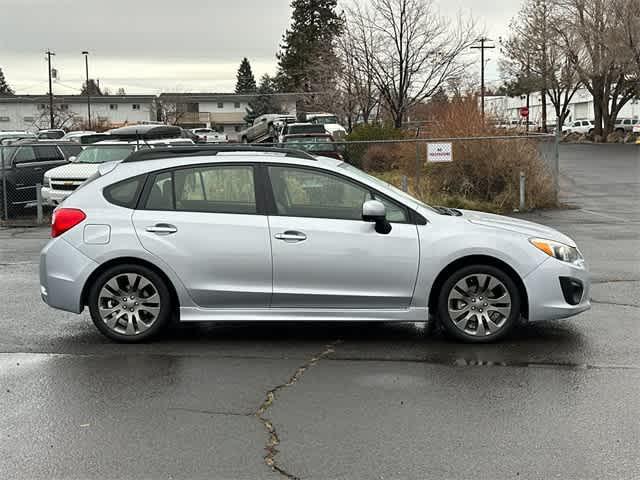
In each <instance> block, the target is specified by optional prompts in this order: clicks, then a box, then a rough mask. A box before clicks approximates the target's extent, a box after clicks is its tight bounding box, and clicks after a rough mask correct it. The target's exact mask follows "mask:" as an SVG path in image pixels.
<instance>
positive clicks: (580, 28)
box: [556, 0, 640, 140]
mask: <svg viewBox="0 0 640 480" xmlns="http://www.w3.org/2000/svg"><path fill="white" fill-rule="evenodd" d="M556 1H557V2H558V6H559V8H560V11H561V15H562V17H563V18H564V22H563V24H562V25H561V26H560V28H558V33H559V35H560V36H561V37H562V39H563V47H564V48H565V49H566V52H567V55H568V58H569V60H570V61H571V64H572V66H573V68H574V69H575V70H576V72H577V74H578V75H579V77H580V79H581V80H582V82H583V83H584V85H585V87H586V88H587V89H588V90H589V92H590V93H591V95H592V96H593V103H594V120H595V134H596V135H600V136H602V137H603V139H605V140H606V137H607V135H608V134H609V133H611V132H612V131H613V130H614V125H615V121H616V118H617V116H618V113H619V112H620V110H621V109H622V107H624V105H626V104H627V103H628V102H629V101H630V100H631V99H632V98H634V97H635V96H637V95H638V93H639V92H640V83H639V79H640V69H639V65H638V56H639V53H638V45H639V43H638V35H640V32H639V31H638V25H639V18H640V0H556Z"/></svg>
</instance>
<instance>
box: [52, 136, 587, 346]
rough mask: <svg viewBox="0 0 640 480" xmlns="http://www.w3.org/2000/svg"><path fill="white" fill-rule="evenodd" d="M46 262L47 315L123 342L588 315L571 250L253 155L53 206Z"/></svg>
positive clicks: (496, 327)
mask: <svg viewBox="0 0 640 480" xmlns="http://www.w3.org/2000/svg"><path fill="white" fill-rule="evenodd" d="M52 237H53V238H52V239H51V241H50V242H49V243H48V244H47V245H46V247H45V248H44V249H43V251H42V254H41V259H40V285H41V286H40V289H41V294H42V298H43V299H44V301H45V302H46V303H47V304H48V305H50V306H51V307H53V308H58V309H61V310H66V311H70V312H75V313H81V312H82V311H83V310H84V308H85V307H88V309H89V312H90V313H91V318H92V319H93V322H94V323H95V325H96V327H97V328H98V329H99V330H100V331H101V332H102V333H103V334H105V335H106V336H108V337H109V338H111V339H113V340H116V341H121V342H137V341H142V340H146V339H148V338H150V337H152V336H153V335H155V334H157V333H158V332H159V331H160V330H161V329H162V328H163V327H165V326H166V325H167V323H168V322H169V321H170V320H171V319H172V318H174V319H179V320H180V321H182V322H197V321H216V322H228V321H232V322H240V321H262V320H265V321H269V320H274V321H296V322H298V321H350V322H352V321H363V322H378V321H380V322H421V321H426V320H427V319H428V318H433V319H436V320H437V321H439V322H440V323H441V325H442V326H443V328H444V330H445V331H446V332H447V333H448V334H450V335H451V336H453V337H455V338H457V339H459V340H461V341H466V342H490V341H496V340H499V339H501V338H504V337H505V336H506V335H507V334H508V333H509V332H510V331H512V330H513V329H514V328H516V327H517V326H518V325H519V324H521V321H522V320H524V321H537V320H550V319H559V318H565V317H569V316H572V315H576V314H578V313H580V312H583V311H585V310H587V309H589V308H590V296H589V293H590V283H589V273H588V271H587V268H586V266H585V262H584V259H583V257H582V255H581V253H580V251H579V250H578V248H577V247H576V244H575V243H574V242H573V240H571V239H570V238H569V237H567V236H565V235H563V234H562V233H560V232H558V231H556V230H553V229H551V228H548V227H545V226H542V225H537V224H535V223H531V222H525V221H522V220H517V219H513V218H508V217H502V216H498V215H490V214H484V213H479V212H473V211H464V210H455V209H449V208H443V207H431V206H428V205H426V204H424V203H422V202H420V201H418V200H416V199H415V198H413V197H411V196H409V195H407V194H406V193H404V192H402V191H400V190H398V189H396V188H395V187H393V186H391V185H389V184H387V183H385V182H382V181H381V180H379V179H377V178H375V177H372V176H370V175H367V174H366V173H364V172H362V171H360V170H358V169H356V168H354V167H353V166H351V165H349V164H347V163H344V162H341V161H337V160H333V159H329V158H323V157H313V156H310V155H308V154H305V153H302V152H297V151H290V150H280V149H273V148H259V147H226V148H225V147H206V146H202V147H184V148H173V149H171V150H168V149H167V150H153V151H140V152H137V153H134V154H132V155H131V156H130V157H128V158H127V159H125V160H124V161H122V162H120V163H110V164H104V165H102V166H101V167H100V170H99V172H98V173H97V174H96V175H94V177H92V178H91V179H89V180H88V181H87V183H86V184H84V185H83V186H82V187H81V188H79V189H78V190H77V191H76V192H75V193H74V194H73V195H71V196H70V197H69V198H68V199H67V200H66V201H65V202H64V203H63V204H62V205H61V206H60V207H58V208H57V209H56V210H55V212H54V215H53V219H52Z"/></svg>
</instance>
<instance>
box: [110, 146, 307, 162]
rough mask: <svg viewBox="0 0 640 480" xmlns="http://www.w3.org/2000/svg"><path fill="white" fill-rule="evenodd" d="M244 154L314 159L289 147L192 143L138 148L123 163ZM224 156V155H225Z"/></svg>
mask: <svg viewBox="0 0 640 480" xmlns="http://www.w3.org/2000/svg"><path fill="white" fill-rule="evenodd" d="M219 153H220V154H240V155H242V154H244V155H245V156H247V155H250V156H253V157H255V161H268V160H265V159H268V158H269V157H280V158H281V157H283V156H284V157H290V158H298V159H302V160H316V158H315V157H314V156H312V155H309V154H308V153H305V152H302V151H300V150H294V149H289V148H275V147H254V146H245V145H238V146H209V145H194V146H184V147H173V148H155V149H153V150H139V151H137V152H134V153H132V154H131V155H129V156H128V157H127V158H126V159H124V161H123V163H132V162H142V161H148V160H159V159H171V158H184V157H205V156H208V157H215V156H217V155H218V154H219ZM225 156H226V155H225Z"/></svg>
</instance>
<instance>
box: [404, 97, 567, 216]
mask: <svg viewBox="0 0 640 480" xmlns="http://www.w3.org/2000/svg"><path fill="white" fill-rule="evenodd" d="M488 124H489V121H487V122H486V123H485V122H483V119H482V115H481V113H480V111H479V108H478V102H477V99H476V97H475V96H469V97H465V98H458V99H454V100H453V101H452V102H450V103H449V104H448V105H447V106H446V107H444V108H443V110H442V112H441V115H440V118H439V119H438V121H437V122H436V123H435V124H434V125H432V126H431V128H430V131H429V133H430V137H431V138H451V137H480V136H504V137H505V138H504V139H502V138H497V139H496V138H494V139H487V138H483V139H481V138H478V139H477V140H476V139H471V140H458V141H453V142H452V143H453V158H454V161H453V162H451V163H446V164H427V165H425V163H424V161H423V159H424V160H426V152H425V151H424V150H423V151H422V152H420V156H421V161H420V164H421V165H422V171H421V175H420V177H421V182H420V185H418V186H416V185H415V184H414V185H413V189H414V192H413V193H414V194H416V195H417V196H419V197H421V198H423V199H424V200H425V201H427V202H429V203H436V202H439V201H441V200H443V199H444V200H446V203H447V204H449V205H450V206H460V207H464V206H465V205H467V206H468V205H483V206H487V205H490V206H492V208H488V209H490V210H493V211H507V210H512V209H514V208H517V207H518V204H519V188H520V172H521V171H522V172H524V174H525V176H526V192H525V193H526V203H527V207H528V208H546V207H553V206H555V205H556V196H555V192H554V182H553V176H552V175H551V172H550V171H549V168H548V166H547V164H546V163H545V161H544V159H543V158H542V154H541V146H542V145H541V143H540V142H541V140H540V139H536V138H535V137H532V138H531V139H528V138H509V137H508V136H507V135H506V134H505V132H504V131H498V130H496V129H495V128H493V127H490V126H488ZM421 148H422V149H424V146H422V147H421ZM401 151H402V152H401V154H400V155H399V160H398V161H399V163H400V165H401V166H400V168H401V170H402V171H403V172H404V173H405V174H406V175H407V176H408V177H409V178H410V179H411V178H415V169H416V147H415V145H414V144H406V145H403V146H402V148H401ZM410 184H411V182H410ZM416 187H417V188H416ZM483 208H486V207H483Z"/></svg>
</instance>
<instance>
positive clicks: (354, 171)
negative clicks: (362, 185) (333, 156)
mask: <svg viewBox="0 0 640 480" xmlns="http://www.w3.org/2000/svg"><path fill="white" fill-rule="evenodd" d="M340 168H344V169H345V170H347V171H348V172H350V173H352V174H354V175H355V176H356V177H360V178H362V179H364V180H370V181H372V182H374V183H376V184H378V185H380V186H383V187H385V188H388V189H389V190H391V191H393V193H395V194H396V195H398V196H400V197H402V198H404V199H405V200H409V201H411V202H416V203H417V204H418V205H420V206H422V207H424V208H428V209H429V210H431V211H432V212H434V213H439V212H438V211H437V210H436V209H434V208H433V207H432V206H430V205H427V204H426V203H424V202H421V201H420V200H418V199H417V198H414V197H412V196H411V195H409V194H408V193H406V192H403V191H402V190H400V189H399V188H396V187H394V186H393V185H391V184H390V183H387V182H385V181H384V180H380V179H379V178H377V177H374V176H373V175H369V174H368V173H365V172H363V171H362V170H360V169H359V168H356V167H354V166H353V165H349V164H348V163H346V162H343V163H341V164H340Z"/></svg>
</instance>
